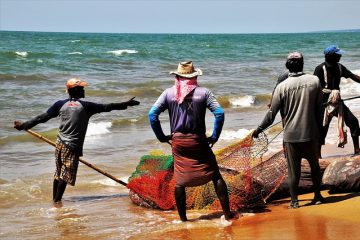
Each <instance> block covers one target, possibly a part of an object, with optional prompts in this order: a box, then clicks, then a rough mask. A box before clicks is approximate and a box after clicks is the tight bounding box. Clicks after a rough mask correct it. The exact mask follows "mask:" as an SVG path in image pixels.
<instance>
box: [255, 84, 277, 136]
mask: <svg viewBox="0 0 360 240" xmlns="http://www.w3.org/2000/svg"><path fill="white" fill-rule="evenodd" d="M280 104H281V102H280V93H279V88H275V91H274V94H273V98H272V100H271V106H270V109H269V111H268V112H267V113H266V115H265V117H264V119H263V121H262V122H261V124H260V125H259V126H258V127H257V128H256V130H255V131H254V132H253V134H252V136H253V137H255V138H257V137H258V136H259V134H260V133H261V132H262V131H264V130H265V129H266V128H267V127H269V126H270V125H271V124H272V123H273V122H274V120H275V117H276V115H277V113H278V112H279V110H280Z"/></svg>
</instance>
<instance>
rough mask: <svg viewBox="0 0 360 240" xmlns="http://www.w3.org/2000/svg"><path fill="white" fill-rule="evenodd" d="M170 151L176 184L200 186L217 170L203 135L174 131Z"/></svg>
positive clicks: (211, 152) (213, 157) (214, 159)
mask: <svg viewBox="0 0 360 240" xmlns="http://www.w3.org/2000/svg"><path fill="white" fill-rule="evenodd" d="M172 153H173V156H174V180H175V183H176V186H183V187H195V186H200V185H203V184H206V183H207V182H209V181H210V180H212V179H213V176H214V174H215V173H217V172H219V167H218V164H217V162H216V158H215V155H214V153H213V151H212V150H211V148H210V147H209V144H208V142H207V139H206V137H205V135H203V136H201V135H198V134H182V133H175V134H174V135H173V137H172Z"/></svg>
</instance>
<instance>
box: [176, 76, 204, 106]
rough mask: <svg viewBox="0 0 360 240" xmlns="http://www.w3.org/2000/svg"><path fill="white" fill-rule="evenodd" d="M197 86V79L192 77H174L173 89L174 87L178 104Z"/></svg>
mask: <svg viewBox="0 0 360 240" xmlns="http://www.w3.org/2000/svg"><path fill="white" fill-rule="evenodd" d="M198 86H199V85H198V84H197V79H193V78H190V79H188V78H180V79H179V80H178V79H175V85H174V89H175V98H176V102H177V103H178V104H181V103H182V102H183V101H184V99H185V97H186V96H187V95H188V94H189V93H190V92H191V91H193V90H194V89H195V88H196V87H198Z"/></svg>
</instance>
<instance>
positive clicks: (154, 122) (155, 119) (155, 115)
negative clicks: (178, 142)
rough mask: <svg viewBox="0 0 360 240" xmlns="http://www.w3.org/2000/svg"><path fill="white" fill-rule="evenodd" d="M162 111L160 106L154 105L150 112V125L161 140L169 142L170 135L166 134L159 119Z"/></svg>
mask: <svg viewBox="0 0 360 240" xmlns="http://www.w3.org/2000/svg"><path fill="white" fill-rule="evenodd" d="M160 113H161V110H160V109H159V108H157V107H155V106H152V108H151V109H150V111H149V114H148V117H149V122H150V126H151V128H152V130H153V131H154V133H155V135H156V137H157V139H159V141H160V142H169V140H170V137H169V136H166V135H165V134H164V132H163V130H162V128H161V124H160V120H159V115H160Z"/></svg>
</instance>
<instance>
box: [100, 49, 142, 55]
mask: <svg viewBox="0 0 360 240" xmlns="http://www.w3.org/2000/svg"><path fill="white" fill-rule="evenodd" d="M107 53H112V54H114V55H115V56H121V55H123V54H124V53H128V54H134V53H138V51H136V50H129V49H119V50H113V51H107Z"/></svg>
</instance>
